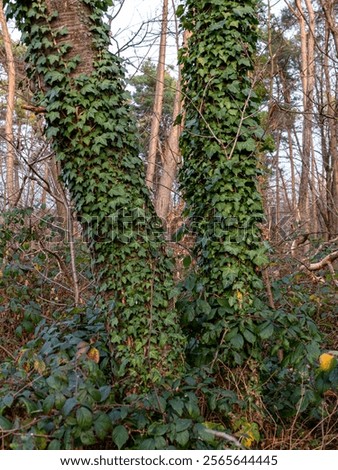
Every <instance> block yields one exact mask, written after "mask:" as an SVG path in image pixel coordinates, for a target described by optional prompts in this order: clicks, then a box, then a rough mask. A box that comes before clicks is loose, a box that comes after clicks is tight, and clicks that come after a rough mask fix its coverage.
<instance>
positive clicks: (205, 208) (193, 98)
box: [178, 0, 268, 364]
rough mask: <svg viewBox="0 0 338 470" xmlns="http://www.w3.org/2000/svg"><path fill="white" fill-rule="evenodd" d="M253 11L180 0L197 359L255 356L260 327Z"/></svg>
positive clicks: (184, 178)
mask: <svg viewBox="0 0 338 470" xmlns="http://www.w3.org/2000/svg"><path fill="white" fill-rule="evenodd" d="M256 10H257V1H256V0H247V1H233V0H232V1H227V0H208V1H207V0H197V1H195V0H187V1H186V2H185V5H184V6H183V5H181V6H180V7H179V8H178V14H179V16H180V17H181V23H182V26H183V28H184V29H185V30H186V31H188V32H189V33H190V35H189V40H188V44H187V47H186V48H185V49H183V50H182V51H181V54H180V62H181V65H182V80H183V93H184V100H185V112H186V116H185V119H186V121H185V128H184V132H183V135H182V139H181V148H182V154H183V160H184V165H183V168H182V171H181V173H180V181H181V186H182V190H183V193H184V199H185V202H186V214H187V216H188V219H189V223H188V225H187V229H188V230H190V231H191V232H193V233H194V234H195V236H196V245H195V249H194V253H195V257H196V260H197V276H196V275H193V274H191V275H190V276H189V277H188V278H187V280H186V282H185V287H186V289H187V292H188V296H189V297H190V298H192V299H193V301H192V302H190V303H188V304H187V303H186V302H183V303H182V305H183V306H185V323H186V328H187V330H188V332H189V335H190V336H191V341H190V347H191V354H192V357H194V362H198V363H201V362H202V363H203V362H208V361H211V360H213V359H214V358H215V357H220V358H222V359H223V360H226V361H227V363H229V361H230V362H235V363H237V364H241V363H242V362H243V360H244V359H246V358H248V357H249V356H254V357H255V356H256V358H257V357H259V351H260V348H259V347H256V346H257V343H258V341H259V339H260V337H262V335H263V336H264V328H265V327H266V325H265V326H264V323H262V325H261V326H260V328H261V329H259V328H258V326H257V322H256V320H255V318H257V312H259V311H261V310H262V308H264V306H263V304H262V302H261V301H260V299H259V298H258V297H259V296H260V294H259V292H261V291H262V287H263V283H262V279H261V275H260V270H261V267H262V266H263V265H264V264H265V263H266V261H267V258H266V247H265V246H264V244H263V243H262V238H261V231H260V224H261V222H262V221H263V206H262V198H261V195H260V192H259V189H258V184H257V182H258V177H259V176H260V174H261V169H260V168H259V164H258V158H257V155H258V148H259V145H260V140H261V138H262V134H263V132H262V129H261V127H260V125H259V105H260V100H259V97H258V96H257V95H256V93H255V91H254V84H253V69H254V57H255V53H256V43H257V39H258V28H257V23H258V20H257V16H256ZM262 332H263V333H262ZM265 333H266V332H265ZM267 336H268V335H265V337H267Z"/></svg>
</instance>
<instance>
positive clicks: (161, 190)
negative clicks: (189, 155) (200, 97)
mask: <svg viewBox="0 0 338 470" xmlns="http://www.w3.org/2000/svg"><path fill="white" fill-rule="evenodd" d="M181 101H182V94H181V86H180V76H179V78H178V81H177V89H176V93H175V101H174V109H173V125H172V127H171V129H170V133H169V137H168V139H167V142H166V145H165V149H164V155H163V161H162V174H161V177H160V180H159V184H158V190H157V193H156V199H155V209H156V213H157V215H158V216H159V217H160V218H161V220H163V221H164V222H165V219H166V217H167V215H168V212H169V209H170V205H171V199H172V191H173V184H174V182H175V178H176V174H177V168H178V165H179V163H180V161H181V152H180V147H179V138H180V135H181V129H182V126H181V125H179V124H176V125H175V120H176V118H177V117H178V116H179V115H180V113H181V107H182V106H181Z"/></svg>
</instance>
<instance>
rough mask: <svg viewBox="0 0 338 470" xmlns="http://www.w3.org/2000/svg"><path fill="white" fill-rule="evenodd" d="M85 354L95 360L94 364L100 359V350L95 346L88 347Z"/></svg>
mask: <svg viewBox="0 0 338 470" xmlns="http://www.w3.org/2000/svg"><path fill="white" fill-rule="evenodd" d="M87 356H88V358H89V359H91V360H92V361H94V362H96V364H98V363H99V361H100V352H99V350H98V349H96V348H90V350H89V351H88V353H87Z"/></svg>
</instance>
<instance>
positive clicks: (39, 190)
mask: <svg viewBox="0 0 338 470" xmlns="http://www.w3.org/2000/svg"><path fill="white" fill-rule="evenodd" d="M6 3H7V6H8V4H10V3H11V2H6ZM18 3H20V2H18ZM30 3H33V4H34V3H39V2H30ZM94 3H95V2H94ZM107 3H109V2H107ZM114 3H115V5H114V6H113V7H109V8H108V9H107V11H106V12H105V13H104V21H105V24H107V25H108V26H109V31H110V41H111V50H112V51H113V52H114V53H116V54H117V55H119V54H123V53H124V52H125V51H126V50H128V48H129V51H133V52H130V54H129V59H127V63H126V65H127V70H128V74H127V77H126V82H127V85H128V89H129V90H130V93H131V95H130V97H129V98H128V102H129V106H130V110H131V113H132V115H133V118H134V119H135V120H136V122H137V129H138V133H139V139H138V144H139V153H138V155H137V158H138V160H139V161H140V162H141V163H142V166H144V169H145V178H144V187H148V191H149V193H150V199H151V201H152V204H153V206H154V208H155V211H156V213H157V215H158V216H159V218H160V219H161V221H162V224H163V227H164V239H165V242H166V246H167V247H168V248H169V250H170V251H171V253H172V254H173V257H174V261H175V264H174V271H173V280H174V285H173V286H172V285H168V286H169V287H168V289H170V290H171V292H172V293H171V294H170V302H176V303H177V305H178V309H179V310H180V309H181V311H182V312H183V313H182V315H183V316H184V319H185V320H184V321H186V322H187V321H188V320H187V318H189V315H191V316H192V318H194V320H193V321H197V320H196V318H198V314H196V313H195V314H193V313H191V312H190V313H189V307H187V306H186V304H187V292H188V298H190V297H189V295H190V294H191V292H195V290H194V289H196V283H198V282H197V281H196V279H197V280H198V274H197V275H196V276H197V278H196V277H193V276H192V275H191V274H190V273H191V272H192V273H195V268H196V265H198V259H197V257H196V252H195V251H194V246H195V243H196V234H195V233H194V230H193V229H192V228H191V227H189V216H188V215H187V213H186V212H185V211H184V208H185V203H186V201H185V199H184V195H183V194H182V189H181V180H180V170H181V168H182V153H181V149H180V135H181V132H182V128H183V127H184V125H185V122H184V121H185V117H186V116H185V112H186V111H185V108H184V100H183V101H182V96H183V97H184V92H182V85H181V69H180V68H179V67H177V66H175V65H172V63H173V60H172V48H173V44H177V48H180V47H181V46H182V45H183V44H187V42H188V41H189V40H190V35H189V34H187V33H186V32H184V31H183V28H182V24H181V23H180V18H177V17H176V15H175V14H174V11H176V9H177V8H179V11H178V13H179V16H180V17H181V16H182V14H183V13H182V11H180V9H182V8H183V7H181V6H179V5H178V4H176V5H174V2H172V3H171V4H170V2H168V1H166V0H164V1H163V11H162V12H161V15H160V16H159V17H157V18H154V19H151V20H149V22H145V23H144V24H142V25H140V27H139V29H138V30H137V31H135V32H133V34H131V35H130V37H129V39H128V41H127V43H126V44H121V43H118V42H117V40H116V39H117V37H118V36H117V37H116V35H114V28H116V26H114V25H116V24H118V21H119V19H118V18H119V17H118V14H119V9H120V8H121V7H122V6H123V1H119V2H118V1H116V2H114ZM190 3H191V2H187V4H188V5H189V4H190ZM202 3H203V2H202ZM204 3H205V2H204ZM206 3H208V2H206ZM209 3H210V4H213V3H215V11H216V9H217V8H219V7H218V6H217V2H209ZM228 3H229V2H228ZM230 3H232V4H236V3H241V2H230ZM242 3H246V2H242ZM247 3H248V4H250V6H252V5H251V4H252V3H256V2H247ZM272 3H273V2H269V1H266V2H259V5H258V6H259V8H258V10H257V8H256V11H257V14H258V18H259V25H258V28H259V38H258V43H257V50H256V52H255V54H254V57H253V63H254V67H253V68H252V70H250V71H249V76H250V82H251V84H252V87H253V89H254V91H255V94H256V96H258V97H259V100H260V108H259V114H258V115H257V116H258V118H259V122H260V125H261V126H262V128H263V130H264V136H262V138H263V139H264V142H265V143H264V147H259V146H258V148H257V150H256V162H257V167H258V168H259V169H260V174H259V175H257V176H256V180H257V182H258V186H259V191H260V194H261V197H262V201H263V206H264V216H265V218H264V221H263V222H262V223H260V224H259V230H260V232H261V234H262V240H261V243H262V246H264V247H265V248H264V249H265V250H267V254H268V262H267V263H264V260H263V261H262V263H261V264H262V266H261V267H260V271H261V277H262V280H263V282H264V293H263V294H262V298H264V301H265V303H266V305H267V306H268V309H270V310H272V311H274V312H282V313H281V315H283V318H285V319H287V320H285V324H284V326H283V328H284V330H283V331H282V329H281V328H282V327H281V326H280V324H279V323H278V321H279V320H278V321H277V320H276V323H275V324H273V322H272V321H271V323H269V322H270V320H268V319H267V318H265V320H264V322H263V323H262V325H261V327H260V329H258V330H257V331H256V330H255V332H254V334H255V335H257V337H258V338H260V339H259V340H256V339H255V338H254V337H253V336H251V334H253V333H252V331H253V330H252V331H251V330H244V331H246V333H243V334H242V333H239V332H241V331H242V330H239V329H238V325H237V326H236V323H233V324H232V325H233V326H229V329H228V330H227V342H228V344H230V348H231V349H232V350H234V351H235V353H231V354H230V353H229V354H230V355H229V356H224V357H222V358H221V357H220V358H218V357H217V355H215V356H214V357H213V360H212V361H209V362H208V367H209V366H210V362H211V365H212V367H211V371H210V369H209V368H208V367H207V368H206V369H205V368H204V367H205V366H206V364H205V363H204V364H203V363H201V364H194V366H195V367H197V368H198V370H199V372H198V373H196V372H189V373H187V374H186V375H185V376H184V378H181V382H179V380H180V379H178V378H176V380H177V383H176V385H175V386H174V385H173V384H171V385H170V386H168V385H167V386H164V387H163V390H162V388H161V387H160V388H158V387H157V385H156V387H155V386H154V387H153V386H151V387H148V389H147V390H146V392H147V394H144V393H145V392H142V393H141V391H140V389H139V388H138V386H137V385H136V386H135V387H131V386H130V385H129V386H128V387H129V388H128V393H127V394H126V398H123V399H122V397H121V396H119V395H118V394H116V391H115V392H114V393H112V389H114V385H111V383H110V382H109V381H107V375H106V374H107V373H106V369H107V367H108V364H109V356H110V354H113V353H112V350H111V348H110V347H109V346H107V337H106V336H105V335H106V333H104V331H106V332H107V318H103V319H102V318H101V319H100V311H101V308H102V307H100V304H99V303H98V302H97V297H96V288H97V283H98V282H100V281H98V278H99V279H100V275H99V277H97V269H98V267H97V264H96V265H95V263H94V262H93V260H92V259H91V256H90V251H91V247H90V246H89V245H88V243H87V239H86V238H87V236H88V227H87V228H86V230H87V232H86V233H84V232H83V225H81V224H80V222H79V219H78V218H77V215H76V211H75V206H74V201H73V199H72V198H71V197H70V192H69V190H68V189H67V188H66V187H65V185H64V184H63V182H62V180H61V178H60V172H61V163H60V158H59V156H58V155H57V152H55V149H54V148H53V147H52V146H51V140H52V139H53V138H54V137H55V136H56V138H58V137H57V135H56V131H55V135H53V132H54V131H53V129H54V128H53V127H51V126H50V125H49V129H52V131H49V134H48V133H47V135H46V132H45V131H44V127H45V113H46V110H45V108H44V106H40V105H39V104H38V103H37V102H36V101H34V99H33V95H34V93H36V90H34V89H33V82H32V80H30V79H29V78H27V66H26V65H25V62H24V57H25V55H26V53H27V45H24V44H23V43H20V42H18V41H17V40H14V39H13V38H12V37H11V35H10V31H11V30H12V29H13V19H10V20H9V22H7V20H6V18H5V14H4V8H5V6H4V5H3V2H2V1H1V2H0V22H1V31H2V34H1V38H0V73H1V77H0V78H1V81H0V85H1V88H0V152H1V154H0V157H1V160H0V165H1V178H0V208H1V216H0V234H1V237H0V263H1V264H0V336H1V340H0V341H1V342H0V358H1V361H2V362H3V366H2V370H1V372H0V378H1V382H2V385H1V388H0V431H1V432H0V438H1V442H2V446H3V448H34V449H35V448H41V449H44V448H49V449H53V448H94V447H95V446H101V447H102V448H111V447H110V446H115V448H224V446H225V447H227V446H244V447H251V448H262V449H336V448H337V445H338V440H337V435H338V413H337V411H338V395H337V384H338V378H337V375H338V373H337V366H336V365H335V366H334V365H333V366H332V367H331V366H330V367H331V368H330V367H326V366H325V365H324V368H321V364H320V363H319V362H318V360H319V357H320V354H323V353H325V352H329V354H330V355H333V356H334V355H335V353H336V351H337V350H338V343H337V337H338V334H337V333H338V331H337V330H338V326H337V314H338V310H337V287H338V278H337V274H336V271H337V268H338V265H337V261H338V122H337V116H338V104H337V96H338V62H337V57H338V21H337V15H338V3H337V2H336V1H335V0H320V1H316V0H296V1H290V2H286V5H285V8H283V9H281V10H280V11H279V10H278V9H277V10H276V9H275V8H273V5H272ZM232 6H234V5H232ZM95 8H96V7H95ZM168 11H169V13H168ZM32 14H33V13H32ZM245 14H246V13H245V12H244V13H243V18H244V19H245ZM244 19H243V21H244ZM239 21H241V19H240V20H239ZM115 30H116V29H115ZM134 33H135V34H134ZM193 34H194V33H192V35H193ZM168 43H169V44H170V45H171V46H170V47H171V49H170V50H171V52H170V55H169V57H170V62H171V63H170V64H169V65H167V64H168V54H167V56H166V50H167V45H168ZM146 44H149V45H151V44H156V45H157V46H158V47H157V48H156V54H155V53H154V52H152V55H151V57H150V58H149V57H148V56H147V54H146V53H145V54H144V56H142V57H140V56H139V52H138V51H139V50H140V51H142V52H143V51H144V47H145V45H146ZM140 45H142V49H139V46H140ZM188 51H189V47H188ZM134 53H136V54H137V55H138V56H139V57H138V60H137V61H135V60H134V59H132V58H131V57H132V55H133V54H134ZM188 54H189V52H188ZM155 55H158V57H157V58H156V60H155V59H154V56H155ZM49 57H52V56H49ZM182 60H183V59H182ZM49 61H50V64H51V65H53V63H54V61H55V63H56V62H57V58H56V57H55V58H50V59H49ZM128 61H132V63H133V67H131V66H130V64H128ZM181 63H182V61H181ZM182 84H183V81H182ZM183 86H184V85H183ZM119 93H122V91H121V92H120V91H119ZM48 112H49V113H50V111H48ZM55 112H57V111H55ZM188 113H189V111H188ZM202 114H203V113H202ZM179 116H181V117H179ZM51 119H52V120H53V118H51V115H50V114H49V120H50V122H52V121H51ZM188 119H189V118H188ZM226 119H227V117H226V116H225V117H224V120H226ZM57 122H58V117H57V115H56V114H55V123H56V124H55V126H56V127H57V125H58V124H57ZM183 140H184V139H183ZM104 144H105V142H104V141H102V142H100V141H99V140H97V141H96V145H99V146H101V145H104ZM88 145H89V144H88ZM184 145H186V144H184V142H183V146H184ZM248 150H250V149H249V148H248ZM94 153H95V151H94ZM61 160H62V159H61ZM130 171H131V172H132V171H133V170H132V169H131V170H130ZM139 184H141V183H139ZM201 185H202V178H201ZM197 186H198V184H197ZM197 186H196V188H197ZM121 191H122V190H121V189H120V188H119V187H118V186H117V187H116V190H115V192H114V191H113V192H112V193H111V197H113V198H123V197H124V193H123V191H122V192H121ZM196 192H197V189H196ZM88 193H89V194H90V193H91V189H90V188H88ZM82 222H83V221H82ZM123 227H124V229H125V232H124V233H123V234H122V235H123V236H126V237H128V222H126V225H124V226H123ZM92 230H94V229H92ZM197 237H198V235H197ZM216 257H217V253H216ZM121 263H122V264H121V266H122V265H123V260H122V261H121ZM104 264H105V260H104V259H101V268H100V269H101V270H102V272H103V273H104V272H105V268H104ZM257 264H258V263H257ZM118 266H120V265H119V264H117V265H115V267H114V270H118V269H119V268H118ZM165 269H166V267H165V266H164V270H165ZM206 269H207V268H206ZM122 271H123V270H122V268H121V273H122ZM113 272H114V271H113ZM159 272H160V271H159ZM156 273H157V271H156ZM129 275H130V276H131V275H132V270H131V271H130V273H129ZM121 276H122V274H121ZM123 276H128V273H127V274H126V273H123ZM154 276H155V278H156V276H160V277H161V276H162V274H155V275H154ZM102 277H104V274H103V275H102ZM163 285H164V288H165V285H166V284H165V282H164V284H163ZM182 286H183V287H182ZM109 288H110V287H109ZM107 289H108V288H107ZM182 292H183V294H182ZM189 292H190V294H189ZM236 292H237V294H236V295H237V300H238V303H239V304H241V302H242V297H241V296H243V294H242V291H241V290H240V289H238V290H237V291H236ZM137 295H139V294H135V296H134V297H133V302H136V304H137V302H138V301H140V299H139V297H137ZM192 295H193V294H191V296H192ZM198 301H199V302H200V303H199V304H198V305H197V307H196V311H198V309H207V310H208V309H209V307H208V305H206V304H203V303H202V300H201V298H199V300H198ZM123 302H124V301H123V299H122V300H121V303H123ZM184 302H186V304H184ZM188 304H189V301H188ZM194 315H195V317H194ZM98 319H99V323H98ZM189 321H190V320H189ZM212 321H213V320H212V318H211V320H210V322H211V323H212ZM287 322H289V323H287ZM192 323H193V322H192ZM282 323H283V322H282ZM282 323H281V324H282ZM276 325H279V326H276ZM109 328H110V327H108V331H109ZM135 328H138V327H136V326H135ZM186 328H187V329H188V330H189V328H190V327H186ZM231 328H232V330H231ZM250 328H251V327H250ZM277 330H278V331H279V333H278V334H279V335H280V336H279V337H278V341H277V343H276V344H277V346H278V347H277V348H276V351H275V353H274V354H271V355H270V353H268V352H267V350H268V346H267V345H266V344H265V343H264V341H266V340H267V341H269V340H271V342H272V343H273V342H274V341H275V339H274V331H275V332H276V331H277ZM74 331H77V333H76V334H74ZM189 331H190V330H189ZM175 334H176V333H173V336H172V337H169V339H168V338H164V340H163V341H164V342H166V341H167V342H168V344H170V341H173V344H175V339H173V338H175ZM210 334H211V333H210ZM243 338H244V339H243ZM126 341H128V340H126ZM130 341H131V340H130ZM260 341H262V343H260ZM108 342H109V341H108ZM116 342H117V343H118V340H116ZM211 342H212V341H211ZM246 342H248V343H249V344H250V345H254V347H255V348H256V349H255V351H256V350H257V351H258V350H260V349H261V350H260V351H259V353H258V352H257V354H256V352H254V353H253V352H251V353H250V354H249V356H248V357H249V359H248V357H246V358H245V360H243V359H241V357H240V355H241V350H242V349H243V348H244V349H245V346H244V343H246ZM117 343H116V344H117ZM263 343H264V344H263ZM126 344H127V343H126ZM129 346H131V345H130V344H128V347H129ZM131 347H133V345H132V346H131ZM142 347H143V346H142ZM68 349H69V350H68ZM283 349H285V351H287V352H286V353H284V352H283ZM41 351H43V353H41ZM41 354H42V355H41ZM44 354H45V355H48V356H49V357H50V359H49V361H50V362H48V361H46V360H44V359H42V357H43V355H44ZM236 354H237V356H236ZM255 354H256V356H255ZM67 355H68V356H67ZM225 357H229V358H231V359H229V362H227V360H225V359H224V358H225ZM262 357H264V361H263V359H262ZM69 358H70V359H69ZM83 358H85V360H84V359H83ZM72 360H75V361H77V362H76V364H78V362H81V361H82V360H83V361H84V362H86V361H87V362H86V363H85V364H84V365H81V367H82V369H81V370H82V372H81V374H80V375H81V378H79V376H78V377H77V379H76V380H77V384H76V386H75V385H74V383H73V382H72V381H71V380H70V381H69V383H67V384H66V385H65V384H60V383H59V382H60V381H62V379H61V375H62V374H64V370H63V369H62V371H63V372H62V371H61V372H60V370H61V369H60V368H62V367H63V365H64V364H65V363H66V362H67V361H72ZM261 361H262V362H261ZM263 362H264V367H263V365H262V364H263ZM79 367H80V366H79ZM81 367H80V368H81ZM128 367H129V366H127V368H128ZM133 367H136V370H137V367H141V365H140V364H138V365H137V364H136V365H135V364H134V366H133ZM131 368H132V366H131ZM59 369H60V370H59ZM58 370H59V372H58ZM194 370H195V369H194ZM123 373H125V371H124V372H123ZM53 374H54V375H53ZM58 374H59V375H58ZM119 374H120V375H119ZM121 374H122V372H121V370H119V372H118V373H117V376H119V377H120V376H121ZM122 375H123V374H122ZM41 377H42V378H44V379H43V380H44V382H43V384H42V382H41V384H40V379H41ZM74 380H75V379H74ZM131 380H134V381H135V383H137V380H138V379H137V374H136V375H135V377H134V378H133V376H132V378H131ZM147 380H148V379H147ZM151 380H153V378H152V379H151ZM154 380H155V379H154ZM155 382H156V381H155ZM155 382H154V383H155ZM123 383H124V382H123ZM147 383H148V382H147ZM34 384H38V385H37V386H35V385H34ZM39 387H40V389H39ZM74 387H75V388H76V390H77V392H76V394H74ZM95 393H97V394H99V397H95ZM88 394H89V395H90V397H91V398H90V399H89V398H88V396H87V395H88ZM135 404H136V405H135ZM217 433H219V435H218V436H217V437H215V435H216V434H217ZM222 434H223V435H222ZM229 434H230V435H231V436H230V440H229ZM170 446H171V447H170ZM113 448H114V447H113Z"/></svg>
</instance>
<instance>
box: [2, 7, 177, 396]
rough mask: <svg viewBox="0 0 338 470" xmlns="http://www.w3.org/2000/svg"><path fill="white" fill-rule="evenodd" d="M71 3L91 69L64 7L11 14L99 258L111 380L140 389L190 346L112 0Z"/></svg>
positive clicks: (173, 367)
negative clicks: (111, 23)
mask: <svg viewBox="0 0 338 470" xmlns="http://www.w3.org/2000/svg"><path fill="white" fill-rule="evenodd" d="M71 3H72V8H73V10H74V11H76V14H77V16H78V17H79V18H80V22H81V23H80V27H81V28H82V27H83V28H87V29H86V35H87V36H88V44H87V48H88V51H89V52H90V53H91V55H92V56H93V57H94V60H93V62H92V63H89V64H87V63H84V61H85V59H86V58H83V57H82V56H81V54H79V53H78V49H79V44H78V41H77V40H76V34H74V33H73V34H70V33H69V31H68V26H69V25H68V26H67V24H64V20H63V17H62V18H61V15H60V11H59V9H60V8H62V7H61V2H52V3H51V4H50V3H49V2H46V1H41V0H39V1H16V2H11V1H10V2H7V4H8V5H7V7H8V14H9V16H12V17H13V16H14V17H15V19H16V24H17V26H18V28H19V29H20V31H21V32H22V33H23V35H22V40H23V41H24V43H25V44H26V46H27V63H28V73H29V78H30V80H31V82H32V83H34V86H35V89H36V93H35V98H34V99H35V101H36V103H38V104H39V106H44V107H45V109H46V113H45V120H46V131H45V134H46V138H47V139H49V140H50V142H51V145H52V148H53V149H54V150H55V153H56V155H57V158H58V159H59V161H60V162H61V168H62V179H63V181H64V182H65V184H66V186H67V188H68V190H69V192H70V194H71V197H72V201H73V203H74V206H75V210H76V214H77V217H78V219H79V220H80V221H81V223H82V226H83V230H84V235H85V237H86V239H87V240H88V243H89V246H90V249H91V252H92V256H93V262H94V265H95V270H96V272H97V274H98V277H97V287H98V291H99V293H100V296H101V304H102V307H101V312H102V314H105V315H106V323H107V328H108V332H109V336H110V342H111V347H110V349H111V351H112V364H113V366H112V367H113V380H114V382H115V383H116V384H118V385H119V387H121V384H124V385H125V386H126V387H127V388H128V390H129V391H131V390H132V391H136V390H142V389H143V388H144V387H148V386H151V384H154V383H156V382H158V381H160V380H161V378H162V377H163V376H169V377H170V376H177V374H179V371H180V370H181V369H182V362H183V361H182V351H183V347H184V340H183V336H182V334H181V331H180V327H179V325H178V321H177V313H176V311H175V309H174V307H173V305H172V302H171V300H170V292H171V291H172V287H173V280H172V269H173V263H172V260H171V258H170V257H169V255H168V254H167V253H166V247H165V242H164V237H163V234H162V227H161V223H160V221H159V220H158V218H157V217H156V214H155V212H154V209H153V206H152V203H151V201H150V198H149V197H148V193H147V189H146V187H145V184H144V170H143V162H142V160H141V159H140V157H139V151H138V139H137V133H136V125H135V122H134V121H133V119H132V117H131V116H132V113H131V112H130V109H129V105H128V100H129V95H128V94H127V93H126V91H125V84H124V71H123V68H122V65H121V60H120V59H119V58H118V57H116V56H114V55H112V54H111V53H110V52H109V50H108V48H109V35H108V29H107V26H106V25H105V24H104V22H103V21H102V16H103V13H104V12H105V11H106V10H107V8H108V6H110V5H111V4H112V2H111V1H109V0H107V1H94V0H76V1H75V0H74V1H73V2H71ZM52 6H53V8H54V9H53V10H52Z"/></svg>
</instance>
